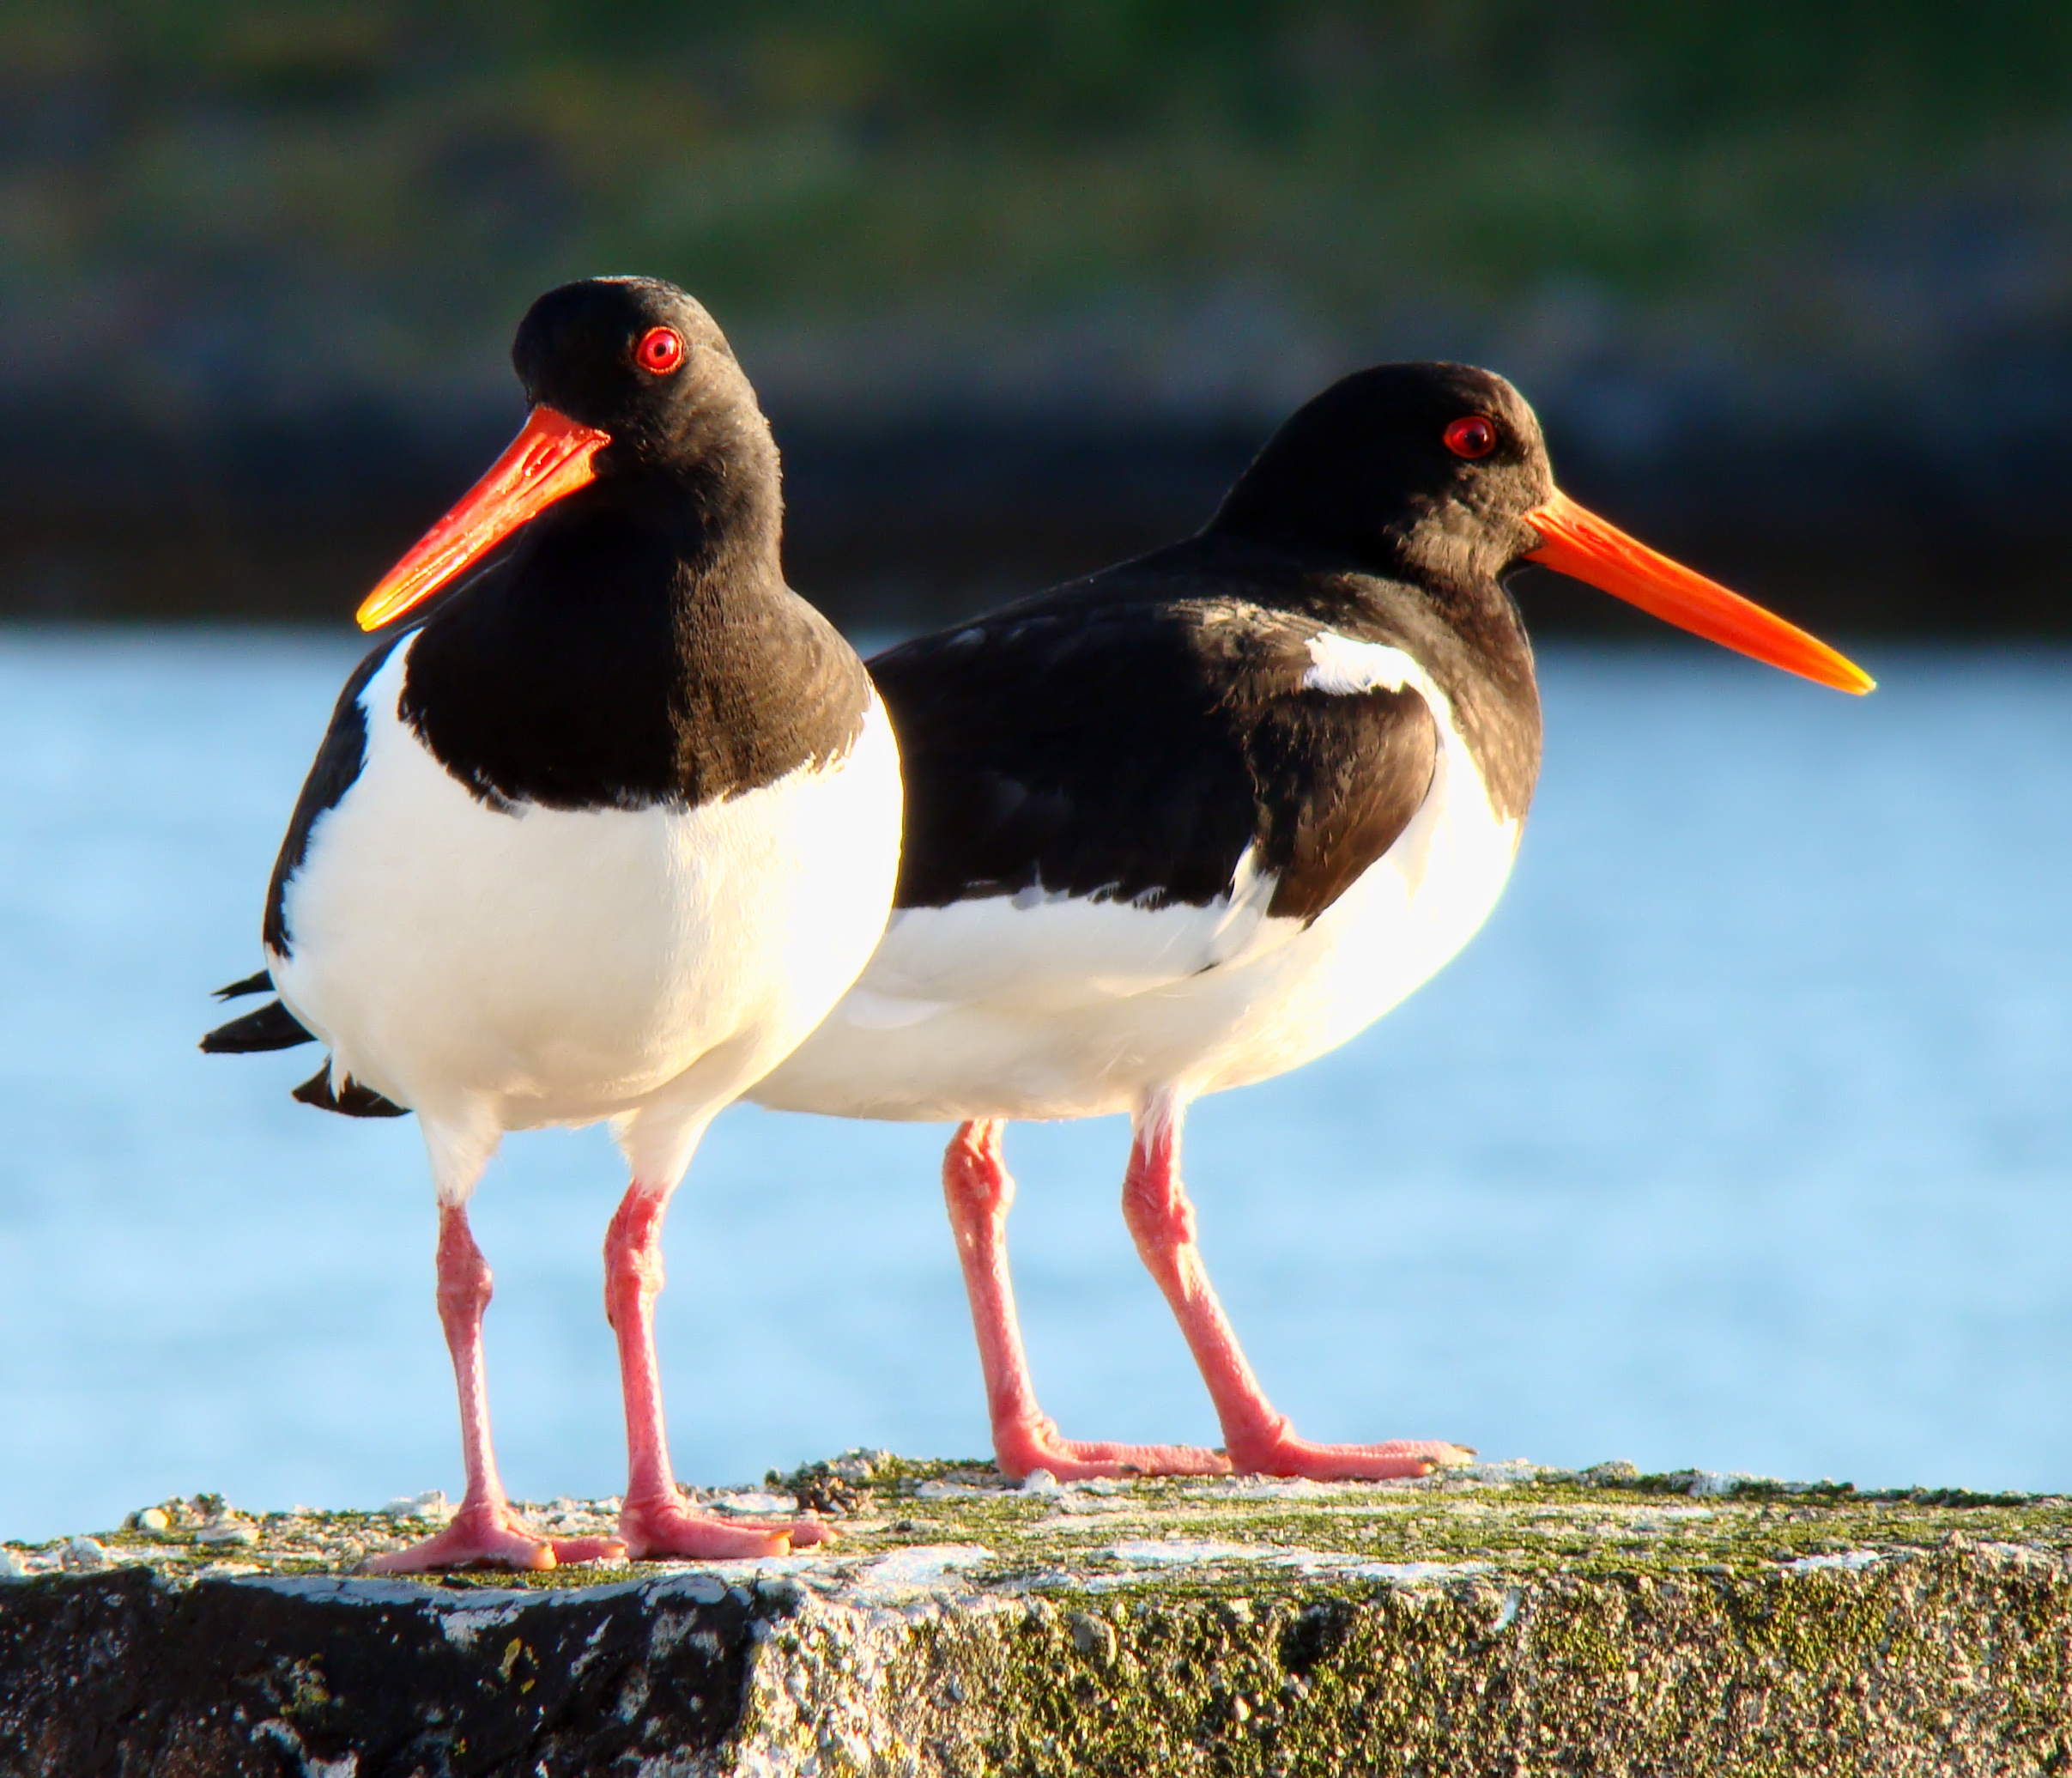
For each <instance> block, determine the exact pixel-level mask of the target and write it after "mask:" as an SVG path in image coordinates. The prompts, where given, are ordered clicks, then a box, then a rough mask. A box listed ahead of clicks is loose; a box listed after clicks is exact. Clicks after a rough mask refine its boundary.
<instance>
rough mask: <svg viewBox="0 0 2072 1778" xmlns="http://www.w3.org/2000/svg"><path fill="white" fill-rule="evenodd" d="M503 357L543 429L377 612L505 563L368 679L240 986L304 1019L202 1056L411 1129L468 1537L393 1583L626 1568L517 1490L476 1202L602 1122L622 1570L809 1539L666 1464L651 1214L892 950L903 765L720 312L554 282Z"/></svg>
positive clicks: (366, 622)
mask: <svg viewBox="0 0 2072 1778" xmlns="http://www.w3.org/2000/svg"><path fill="white" fill-rule="evenodd" d="M512 361H513V363H514V364H515V365H516V367H517V369H518V378H519V380H520V381H521V382H522V383H523V384H524V389H525V393H526V396H527V397H528V398H529V399H530V402H531V403H532V404H533V405H532V411H531V416H530V419H528V421H527V422H526V423H525V426H524V430H523V431H521V432H520V433H519V434H518V438H517V439H516V440H514V441H513V442H512V446H511V447H510V448H509V449H508V450H507V451H506V452H505V453H504V455H503V456H502V457H501V458H499V459H498V461H497V463H496V464H495V465H494V467H493V468H492V469H491V470H489V472H488V475H487V476H484V477H483V479H482V481H481V482H478V483H477V484H476V487H475V488H474V489H473V490H472V491H470V493H469V494H468V495H466V497H465V498H463V500H462V501H461V503H460V504H459V505H458V506H457V507H455V508H454V509H453V510H452V511H451V513H447V514H446V516H445V518H444V519H440V520H439V523H438V524H437V525H435V526H434V527H433V529H432V531H430V532H429V533H427V536H426V537H425V538H424V539H423V541H422V542H421V543H419V544H418V545H417V546H416V547H415V549H412V550H411V551H410V553H409V555H406V556H405V557H404V558H403V561H401V562H400V563H398V564H397V567H395V568H394V569H393V570H391V573H389V575H388V576H387V577H386V579H385V580H383V581H382V583H381V584H380V586H378V587H377V588H376V589H375V591H374V592H373V594H371V595H370V596H369V598H367V603H366V604H364V605H363V606H362V607H361V608H360V623H361V625H362V626H363V627H364V628H368V629H373V628H379V627H380V626H381V625H383V624H385V623H387V622H391V620H392V619H394V618H396V617H397V616H401V615H402V614H403V613H404V612H405V611H408V610H410V609H411V608H413V607H414V606H415V605H416V604H418V603H419V602H420V601H421V600H423V599H425V598H427V597H429V596H430V595H431V594H433V592H438V591H439V589H440V588H442V587H445V586H449V585H451V584H452V583H453V582H454V581H455V580H456V577H457V576H459V575H460V574H462V573H464V572H465V571H466V570H468V569H470V567H474V566H475V565H476V564H477V563H478V562H479V561H481V560H482V557H483V556H484V555H485V554H486V553H487V552H488V551H490V550H492V549H494V548H496V547H497V545H498V544H499V543H501V542H502V541H504V540H505V539H506V538H510V539H511V547H510V549H508V551H507V552H506V553H505V554H504V555H501V556H500V558H499V559H497V560H496V561H494V562H492V563H491V564H490V565H489V566H488V567H485V568H483V569H482V571H481V572H480V573H476V575H475V577H474V578H473V579H472V580H469V581H467V582H466V583H465V584H463V585H461V586H457V588H456V590H455V591H454V592H452V593H451V596H450V598H448V599H447V600H446V601H445V603H444V604H442V605H441V606H440V607H439V609H438V610H436V611H435V612H434V613H433V615H432V616H429V617H427V618H425V619H424V620H423V621H422V622H421V623H419V624H417V625H416V626H415V627H413V628H409V629H407V630H405V631H403V632H402V633H401V634H397V635H396V636H393V637H391V639H389V640H386V641H385V642H383V643H382V644H381V645H380V646H378V647H377V648H376V649H375V650H374V652H373V653H371V654H370V655H368V656H367V658H366V659H365V660H364V661H362V662H361V663H360V666H359V668H358V670H357V671H354V674H353V676H352V677H351V678H350V679H349V680H348V682H347V683H346V688H345V690H344V693H343V695H342V696H341V697H340V699H339V701H338V707H337V709H336V713H335V714H334V715H333V717H332V719H331V725H330V732H329V733H328V734H327V735H326V736H325V737H324V744H323V747H322V748H321V749H319V751H318V755H317V761H316V764H315V766H314V768H312V771H311V773H310V775H309V779H308V781H307V783H306V784H305V785H304V786H303V790H302V796H301V799H300V802H299V803H298V804H296V807H295V811H294V819H293V821H292V822H290V823H289V826H288V838H287V840H286V842H285V843H284V844H283V846H282V848H281V856H280V861H279V863H278V864H276V865H275V867H274V874H273V883H272V887H271V889H270V891H269V894H268V898H267V903H266V915H265V923H264V943H265V950H266V961H267V968H266V969H265V970H264V971H263V972H262V973H261V974H258V975H256V976H253V977H251V979H250V980H246V981H242V982H239V983H237V984H235V985H234V986H232V987H230V988H227V989H225V990H223V993H224V994H225V995H226V996H230V995H235V994H241V993H247V992H261V991H264V990H265V989H267V988H269V987H270V988H271V989H272V990H273V991H274V992H276V993H277V994H278V995H279V997H280V998H278V1000H276V1001H272V1002H270V1003H268V1004H267V1005H265V1006H264V1007H263V1008H261V1009H260V1010H258V1011H257V1012H254V1013H248V1014H246V1015H245V1016H244V1017H242V1018H239V1019H237V1020H235V1021H233V1023H230V1024H227V1025H225V1026H224V1027H222V1028H221V1029H220V1030H217V1031H214V1032H211V1033H210V1034H209V1036H208V1037H207V1038H206V1039H205V1040H204V1041H203V1048H204V1049H209V1050H215V1051H235V1050H252V1049H274V1048H282V1047H288V1045H291V1044H294V1043H300V1042H306V1041H310V1040H311V1039H312V1038H314V1039H316V1040H318V1041H321V1042H323V1043H325V1044H327V1045H329V1046H330V1060H329V1062H328V1063H327V1064H326V1065H325V1066H324V1068H323V1069H321V1070H319V1071H318V1073H317V1075H316V1076H315V1077H313V1078H312V1079H311V1080H309V1081H307V1082H306V1083H304V1084H303V1085H302V1086H301V1087H300V1088H299V1089H297V1091H296V1095H295V1096H296V1097H297V1098H300V1099H302V1100H305V1101H308V1102H309V1103H312V1104H315V1105H319V1106H322V1107H325V1108H327V1109H330V1110H333V1111H340V1112H344V1113H347V1114H352V1115H356V1116H367V1115H381V1114H398V1113H400V1112H401V1111H403V1110H404V1109H409V1110H412V1111H415V1113H416V1114H417V1115H418V1120H419V1122H420V1124H421V1126H422V1127H423V1130H424V1137H425V1145H426V1147H427V1149H428V1150H430V1153H431V1160H432V1172H433V1184H434V1186H435V1187H436V1190H437V1193H438V1200H439V1319H440V1320H441V1321H442V1323H443V1324H444V1326H445V1333H446V1340H447V1344H448V1345H449V1347H450V1348H451V1352H452V1356H453V1367H454V1372H455V1375H456V1378H457V1381H458V1384H459V1389H460V1407H461V1425H462V1438H463V1448H464V1451H465V1454H466V1459H467V1475H468V1487H467V1495H466V1498H465V1499H464V1501H463V1503H462V1505H461V1507H460V1509H459V1511H458V1513H457V1514H456V1516H455V1518H454V1519H453V1520H452V1522H451V1524H450V1525H449V1526H447V1527H446V1528H445V1531H443V1532H440V1533H439V1535H438V1536H436V1537H433V1538H431V1539H430V1540H429V1541H427V1542H426V1543H423V1544H419V1545H418V1546H417V1547H415V1549H412V1550H407V1551H404V1552H402V1553H401V1554H399V1555H396V1556H390V1557H384V1558H382V1560H381V1561H380V1562H379V1563H378V1564H377V1566H378V1567H381V1568H384V1569H391V1570H412V1569H430V1568H439V1567H451V1566H457V1565H461V1564H466V1563H496V1564H502V1565H508V1566H512V1567H518V1568H546V1567H552V1566H553V1565H554V1563H555V1562H556V1561H557V1560H559V1561H570V1560H588V1559H594V1558H597V1557H603V1556H606V1555H610V1554H614V1553H616V1552H617V1549H618V1547H619V1546H618V1545H616V1544H615V1543H614V1542H613V1541H612V1540H610V1539H598V1538H591V1539H575V1540H569V1539H556V1538H543V1537H541V1536H538V1535H536V1534H535V1533H534V1532H532V1531H530V1529H528V1528H527V1527H526V1526H524V1524H523V1523H522V1522H521V1521H520V1520H519V1519H518V1517H517V1515H516V1514H514V1513H513V1512H512V1509H511V1508H510V1506H509V1504H508V1502H506V1498H505V1496H504V1493H503V1490H502V1487H501V1485H500V1483H499V1481H498V1479H497V1473H496V1465H495V1459H494V1454H493V1453H492V1450H491V1446H490V1439H489V1421H488V1405H487V1394H486V1389H485V1383H484V1375H483V1365H482V1311H483V1309H484V1308H485V1307H486V1306H487V1304H488V1301H489V1294H490V1274H489V1270H488V1265H486V1264H485V1263H484V1260H483V1259H482V1253H481V1251H480V1250H479V1249H478V1248H477V1247H476V1244H475V1241H474V1239H473V1237H472V1235H470V1232H469V1229H468V1216H467V1208H466V1206H467V1201H468V1198H469V1195H470V1192H472V1191H473V1190H474V1188H475V1185H476V1180H478V1179H479V1178H480V1177H481V1174H482V1168H484V1166H485V1165H486V1164H487V1163H488V1160H489V1157H490V1156H491V1154H492V1153H493V1152H494V1150H495V1149H496V1146H497V1144H498V1143H499V1141H500V1139H501V1138H502V1135H503V1132H505V1131H506V1130H516V1129H525V1128H530V1127H535V1126H541V1125H548V1124H584V1123H591V1122H594V1121H596V1120H599V1119H604V1118H609V1120H611V1122H612V1128H613V1132H614V1134H615V1136H616V1138H617V1139H618V1142H619V1145H620V1147H621V1150H623V1151H624V1152H625V1154H626V1156H627V1160H628V1161H629V1162H630V1163H631V1165H632V1168H633V1184H632V1186H631V1187H630V1188H629V1189H628V1191H627V1194H626V1197H625V1198H624V1200H623V1202H622V1203H621V1205H620V1206H619V1210H618V1213H617V1215H616V1216H615V1217H614V1218H613V1219H612V1223H611V1228H610V1231H609V1235H607V1236H606V1240H605V1265H606V1283H605V1304H606V1310H607V1313H608V1314H609V1318H610V1320H611V1322H612V1326H613V1327H614V1329H615V1332H616V1334H617V1338H618V1346H619V1362H620V1367H621V1378H622V1381H623V1385H624V1389H625V1395H626V1419H627V1447H628V1452H629V1457H630V1476H629V1479H628V1482H627V1490H626V1496H625V1503H624V1508H623V1511H622V1514H621V1521H620V1535H621V1538H622V1539H623V1546H624V1548H625V1550H627V1551H629V1552H630V1553H631V1554H633V1555H634V1556H662V1555H686V1556H708V1557H709V1556H730V1555H757V1554H766V1553H770V1552H773V1551H778V1550H784V1549H785V1548H787V1547H789V1545H790V1544H791V1543H794V1542H799V1543H808V1542H814V1541H817V1540H818V1539H819V1538H820V1537H821V1534H822V1533H821V1527H820V1526H819V1525H818V1523H817V1521H815V1520H800V1521H798V1522H797V1523H792V1524H779V1525H761V1526H754V1525H751V1526H742V1524H741V1523H739V1522H738V1521H722V1520H717V1519H713V1518H711V1517H707V1516H701V1515H700V1514H695V1513H693V1512H691V1511H689V1510H688V1508H687V1507H686V1505H685V1503H684V1502H683V1500H682V1496H681V1495H680V1494H679V1492H678V1490H677V1488H676V1483H675V1480H674V1478H673V1477H672V1475H671V1472H670V1468H669V1453H668V1449H667V1446H666V1442H665V1438H664V1433H663V1416H662V1393H661V1387H660V1381H659V1378H658V1374H657V1368H656V1360H655V1350H654V1341H653V1338H652V1325H653V1308H654V1300H655V1296H656V1293H657V1291H658V1290H660V1289H661V1287H662V1250H661V1230H662V1219H663V1211H664V1209H665V1207H666V1205H667V1204H668V1201H669V1194H670V1192H672V1191H673V1190H674V1189H675V1188H676V1183H677V1181H678V1180H680V1179H681V1178H682V1176H683V1172H684V1169H685V1168H686V1167H687V1166H688V1163H689V1161H690V1157H691V1153H692V1150H694V1148H695V1146H696V1145H697V1143H698V1139H699V1138H700V1135H701V1134H702V1133H703V1132H704V1130H705V1127H706V1125H707V1124H708V1123H709V1122H710V1121H711V1120H712V1117H713V1115H714V1114H716V1113H718V1111H719V1110H720V1109H721V1108H722V1107H724V1106H725V1105H726V1104H728V1103H729V1102H730V1101H731V1100H733V1099H734V1098H735V1097H736V1095H738V1094H739V1093H740V1092H741V1090H742V1088H743V1087H745V1086H747V1085H748V1083H750V1082H751V1081H753V1080H754V1079H755V1078H756V1077H758V1076H759V1075H760V1074H761V1073H762V1072H763V1071H765V1070H766V1069H767V1068H768V1067H769V1066H770V1065H771V1064H772V1062H774V1061H776V1060H777V1059H778V1058H779V1057H780V1056H782V1055H783V1054H784V1053H785V1051H787V1050H788V1049H790V1048H791V1046H792V1045H793V1044H794V1043H796V1042H797V1041H798V1040H799V1039H800V1038H801V1037H803V1035H805V1034H806V1033H807V1032H809V1031H810V1030H811V1029H813V1027H814V1026H815V1023H817V1022H818V1021H819V1020H820V1018H821V1016H822V1015H823V1014H824V1013H826V1011H827V1009H828V1008H829V1007H830V1006H832V1005H833V1004H834V1001H835V999H836V998H837V997H838V996H839V995H840V993H841V992H842V991H843V990H844V989H845V988H846V987H847V986H849V985H850V983H851V981H853V980H855V979H856V975H857V971H858V970H860V969H861V968H863V963H864V961H865V959H866V958H868V957H869V955H870V951H871V947H872V946H873V945H874V944H875V943H876V941H877V938H878V935H879V933H880V932H881V931H882V930H883V927H884V924H885V918H886V914H887V912H888V907H889V906H890V902H891V895H892V888H893V882H894V872H895V871H896V868H897V863H898V855H899V838H900V779H899V764H898V758H897V755H896V752H895V750H894V743H893V737H892V731H891V729H890V727H889V725H888V723H887V721H886V718H885V713H884V710H883V707H882V705H881V704H880V702H879V701H878V698H877V696H876V695H875V693H874V691H873V690H872V689H871V683H870V680H869V676H868V675H867V674H866V673H865V671H864V670H863V664H862V662H861V661H859V660H858V659H857V657H856V655H855V654H854V653H853V652H851V649H850V648H849V646H848V645H847V644H846V643H845V642H844V641H843V640H842V639H841V637H840V636H839V635H838V634H836V632H835V631H834V629H833V627H832V626H831V625H829V624H828V623H827V621H826V620H825V619H824V618H823V617H821V615H820V614H819V613H818V612H817V611H815V610H814V609H813V608H812V607H811V606H810V605H809V604H806V602H805V601H804V600H803V599H801V598H798V597H797V595H796V594H794V593H793V592H791V591H789V590H788V589H787V588H786V586H785V582H784V578H783V574H782V572H781V570H780V568H779V561H778V545H779V523H780V517H781V510H782V503H781V501H780V499H779V491H778V460H777V450H776V446H775V445H774V444H773V443H772V440H771V437H770V431H769V428H768V426H767V424H766V422H765V421H764V419H763V417H762V415H761V413H760V410H758V408H757V406H756V403H755V397H754V392H753V391H751V389H750V388H749V386H748V379H747V378H746V377H744V376H743V375H742V371H741V368H740V367H739V366H738V365H737V364H736V362H735V360H734V357H733V355H732V353H731V352H730V351H729V349H728V348H727V343H726V341H725V340H724V337H722V336H721V334H720V331H719V330H718V328H717V327H716V326H714V325H713V324H712V320H711V319H710V318H709V317H708V316H707V315H706V313H705V311H704V310H703V309H702V308H700V306H698V304H696V303H695V302H694V301H693V300H691V299H690V298H689V297H688V296H686V295H685V294H683V293H682V291H680V290H677V289H676V288H674V287H673V286H670V285H669V284H665V283H661V282H657V281H654V280H651V279H645V278H598V279H591V280H589V281H587V282H581V283H575V284H568V285H564V286H563V287H562V288H560V289H557V290H553V291H550V292H548V294H546V295H545V296H542V298H541V299H540V300H538V301H537V302H536V303H535V304H534V305H533V306H532V308H531V310H530V313H528V314H527V315H526V317H525V319H524V323H523V324H522V325H520V326H519V328H518V338H517V343H516V344H515V345H514V347H513V348H512ZM513 533H515V536H513Z"/></svg>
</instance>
